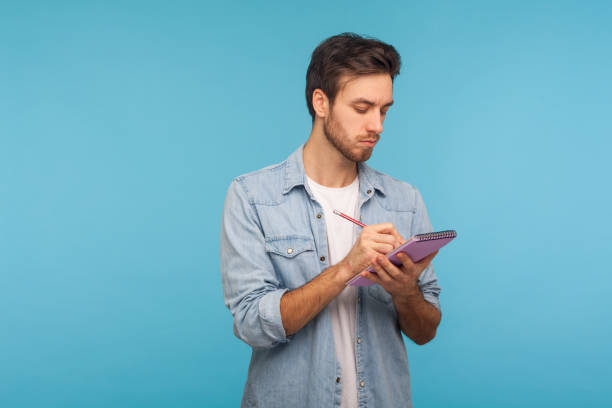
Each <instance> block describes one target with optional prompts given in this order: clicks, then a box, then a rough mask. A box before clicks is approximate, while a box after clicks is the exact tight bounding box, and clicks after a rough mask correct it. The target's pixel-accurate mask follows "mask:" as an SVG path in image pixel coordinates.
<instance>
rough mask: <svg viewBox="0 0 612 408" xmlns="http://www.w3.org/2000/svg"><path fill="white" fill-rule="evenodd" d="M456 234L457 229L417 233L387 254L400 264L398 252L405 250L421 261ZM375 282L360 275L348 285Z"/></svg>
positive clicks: (366, 284) (395, 263) (414, 258)
mask: <svg viewBox="0 0 612 408" xmlns="http://www.w3.org/2000/svg"><path fill="white" fill-rule="evenodd" d="M456 236H457V231H455V230H447V231H439V232H428V233H426V234H417V235H415V236H413V237H412V238H410V239H409V240H408V241H406V242H405V243H404V244H403V245H401V246H399V247H398V248H396V249H395V250H393V251H391V252H389V253H388V254H387V258H388V259H389V260H390V261H391V263H393V264H394V265H397V266H399V265H401V264H402V262H401V261H400V260H399V259H398V258H397V254H398V253H400V252H404V253H405V254H406V255H408V256H409V257H410V259H412V262H419V261H420V260H421V259H423V258H425V257H426V256H427V255H429V254H431V253H432V252H435V251H436V250H437V249H440V248H442V247H443V246H444V245H446V244H448V243H449V242H451V241H452V240H453V239H455V237H456ZM367 271H368V272H373V273H376V272H375V271H374V269H373V268H372V267H371V266H370V267H369V268H368V269H367ZM373 284H374V282H372V281H371V280H369V279H366V278H364V277H363V276H360V275H357V276H355V277H354V278H353V279H351V280H350V281H348V283H347V285H350V286H370V285H373Z"/></svg>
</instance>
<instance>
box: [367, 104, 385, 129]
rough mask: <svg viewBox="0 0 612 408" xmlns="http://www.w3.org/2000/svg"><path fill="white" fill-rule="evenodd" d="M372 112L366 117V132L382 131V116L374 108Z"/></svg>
mask: <svg viewBox="0 0 612 408" xmlns="http://www.w3.org/2000/svg"><path fill="white" fill-rule="evenodd" d="M372 111H373V112H372V114H371V115H369V117H368V123H367V129H366V130H367V131H368V133H376V134H380V133H382V131H383V122H384V120H385V118H384V116H383V115H381V113H380V112H378V110H376V109H372Z"/></svg>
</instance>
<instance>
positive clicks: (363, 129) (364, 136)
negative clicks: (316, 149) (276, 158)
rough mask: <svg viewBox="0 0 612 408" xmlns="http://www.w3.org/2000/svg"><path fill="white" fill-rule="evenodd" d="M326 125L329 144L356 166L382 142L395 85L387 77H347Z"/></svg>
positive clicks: (343, 79)
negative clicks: (381, 137)
mask: <svg viewBox="0 0 612 408" xmlns="http://www.w3.org/2000/svg"><path fill="white" fill-rule="evenodd" d="M347 80H348V82H346V84H345V85H344V87H342V88H341V89H340V91H339V92H338V94H337V95H336V99H335V100H334V104H333V106H332V107H331V109H330V112H329V115H328V116H327V117H326V118H325V121H324V123H323V132H324V133H325V136H326V137H327V140H328V141H329V142H330V143H331V144H332V145H333V146H334V147H335V148H336V149H338V151H339V152H340V153H342V155H344V157H346V158H347V159H348V160H351V161H354V162H364V161H366V160H368V159H369V158H370V156H371V155H372V151H373V149H374V145H376V142H378V140H379V139H380V134H381V133H382V130H383V122H384V121H385V116H386V114H387V110H388V109H389V107H390V106H391V105H392V104H393V82H392V81H391V77H390V76H389V75H387V74H375V75H365V76H359V77H350V78H348V77H345V78H341V82H340V83H341V84H342V83H343V82H342V81H347Z"/></svg>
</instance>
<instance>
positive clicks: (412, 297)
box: [391, 286, 423, 307]
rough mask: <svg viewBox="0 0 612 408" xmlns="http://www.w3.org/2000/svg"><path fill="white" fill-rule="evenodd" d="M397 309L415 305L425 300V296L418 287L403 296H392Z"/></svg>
mask: <svg viewBox="0 0 612 408" xmlns="http://www.w3.org/2000/svg"><path fill="white" fill-rule="evenodd" d="M391 298H392V299H393V303H394V304H395V306H396V307H402V306H403V307H406V306H410V305H413V304H415V303H416V302H419V301H420V300H422V299H423V294H422V293H421V290H420V289H419V287H418V286H417V287H416V288H415V289H413V290H410V291H408V292H404V293H402V294H397V295H395V296H391Z"/></svg>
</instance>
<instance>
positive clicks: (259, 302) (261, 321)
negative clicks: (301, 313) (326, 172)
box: [220, 146, 440, 408]
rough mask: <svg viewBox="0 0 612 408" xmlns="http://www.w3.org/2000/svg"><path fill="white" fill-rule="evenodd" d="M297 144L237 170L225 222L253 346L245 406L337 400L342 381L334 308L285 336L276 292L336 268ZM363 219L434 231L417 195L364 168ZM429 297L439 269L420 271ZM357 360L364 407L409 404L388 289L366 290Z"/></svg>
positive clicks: (229, 286) (236, 297)
mask: <svg viewBox="0 0 612 408" xmlns="http://www.w3.org/2000/svg"><path fill="white" fill-rule="evenodd" d="M302 149H303V146H302V147H300V148H299V149H298V150H297V151H295V152H294V153H293V154H292V155H291V156H290V157H289V158H288V159H287V160H286V161H284V162H282V163H280V164H277V165H274V166H270V167H266V168H263V169H261V170H258V171H255V172H253V173H249V174H246V175H242V176H239V177H237V178H236V179H234V180H233V182H232V183H231V185H230V187H229V190H228V192H227V197H226V201H225V206H224V209H223V219H222V225H221V243H220V247H221V276H222V283H223V295H224V299H225V304H226V306H227V307H228V308H229V310H230V311H231V313H232V316H233V317H234V334H235V335H236V336H237V337H238V338H240V339H241V340H243V341H244V342H246V343H247V344H249V345H250V346H251V347H252V350H253V352H252V356H251V363H250V366H249V372H248V378H247V383H246V386H245V389H244V394H243V398H242V406H243V407H283V408H285V407H339V406H340V396H341V389H342V384H341V381H342V379H341V378H340V376H341V374H340V366H339V363H338V361H337V359H336V352H335V350H334V339H333V333H332V328H331V322H330V315H329V310H328V308H324V309H323V310H322V311H321V312H320V313H319V314H318V315H317V316H316V317H315V318H314V319H313V320H311V321H310V322H309V323H308V324H307V325H306V326H304V327H303V328H302V329H300V330H299V331H298V332H297V333H295V334H293V335H290V336H287V335H286V333H285V330H284V328H283V323H282V320H281V314H280V299H281V297H282V296H283V294H284V293H285V292H287V291H288V290H292V289H295V288H298V287H300V286H302V285H304V284H305V283H307V282H309V281H310V280H312V279H313V278H315V277H316V276H317V275H318V274H319V273H321V272H322V271H323V270H325V269H326V268H328V267H329V266H330V264H329V262H328V259H329V257H328V248H327V234H326V227H325V219H324V214H323V210H322V208H321V206H320V205H319V203H318V202H317V201H316V200H315V199H314V197H313V195H312V193H311V191H310V190H309V188H308V184H307V182H306V177H305V172H304V165H303V162H302ZM358 174H359V190H360V191H359V207H360V212H359V213H360V214H361V221H362V222H363V223H365V224H377V223H381V222H391V223H393V224H394V225H395V227H396V229H397V230H398V231H399V233H400V234H402V236H403V237H404V238H408V237H410V236H412V235H414V234H419V233H424V232H431V231H432V227H431V224H430V222H429V218H428V216H427V210H426V209H425V205H424V203H423V199H422V198H421V195H420V193H419V192H418V191H417V190H416V189H415V188H414V187H412V186H411V185H409V184H407V183H405V182H402V181H399V180H396V179H394V178H392V177H390V176H387V175H385V174H382V173H380V172H377V171H376V170H373V169H372V168H370V167H369V166H367V165H366V164H364V163H360V164H359V167H358ZM419 287H420V289H421V292H422V293H423V297H424V299H425V300H426V301H428V302H429V303H431V304H432V305H434V306H435V307H436V308H438V309H440V305H439V302H438V296H439V294H440V287H439V286H438V284H437V278H436V275H435V274H434V271H433V267H432V266H431V265H430V266H429V267H427V268H426V269H425V270H424V271H423V272H422V274H421V275H420V277H419ZM356 308H357V310H356V322H355V323H356V324H355V327H356V334H355V335H356V339H355V359H356V366H357V383H358V402H359V406H360V407H410V406H411V405H412V404H411V397H410V376H409V370H408V358H407V355H406V348H405V346H404V341H403V338H402V333H401V331H400V329H399V324H398V320H397V312H396V310H395V307H394V305H393V302H392V299H391V296H390V295H389V294H388V293H387V292H386V291H385V290H384V289H383V288H382V287H381V286H379V285H373V286H369V287H360V288H359V292H358V298H357V304H356Z"/></svg>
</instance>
